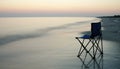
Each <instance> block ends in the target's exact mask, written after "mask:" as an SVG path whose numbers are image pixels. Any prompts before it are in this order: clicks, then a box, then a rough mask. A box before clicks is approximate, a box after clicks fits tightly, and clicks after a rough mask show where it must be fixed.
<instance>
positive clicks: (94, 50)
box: [76, 22, 103, 59]
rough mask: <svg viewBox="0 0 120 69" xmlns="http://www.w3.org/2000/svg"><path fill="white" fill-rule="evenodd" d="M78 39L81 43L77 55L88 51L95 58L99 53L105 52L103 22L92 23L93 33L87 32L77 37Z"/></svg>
mask: <svg viewBox="0 0 120 69" xmlns="http://www.w3.org/2000/svg"><path fill="white" fill-rule="evenodd" d="M76 39H77V40H78V42H79V43H80V45H81V46H80V50H79V52H78V55H77V57H80V56H81V55H82V54H85V53H86V54H89V56H90V57H91V58H92V59H95V57H96V55H97V54H98V53H99V54H103V42H102V31H101V22H97V23H91V34H90V35H86V34H85V35H84V36H82V37H76ZM84 52H85V53H84ZM86 56H87V55H85V57H86Z"/></svg>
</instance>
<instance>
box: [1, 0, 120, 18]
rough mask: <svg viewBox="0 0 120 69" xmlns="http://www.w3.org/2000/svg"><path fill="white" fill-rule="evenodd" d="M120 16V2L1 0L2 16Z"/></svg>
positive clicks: (94, 0)
mask: <svg viewBox="0 0 120 69" xmlns="http://www.w3.org/2000/svg"><path fill="white" fill-rule="evenodd" d="M114 14H120V0H0V16H101V15H114Z"/></svg>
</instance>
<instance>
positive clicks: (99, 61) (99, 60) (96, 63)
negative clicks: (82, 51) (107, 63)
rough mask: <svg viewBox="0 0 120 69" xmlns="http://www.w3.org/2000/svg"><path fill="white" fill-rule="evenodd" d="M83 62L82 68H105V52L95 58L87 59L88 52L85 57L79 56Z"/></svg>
mask: <svg viewBox="0 0 120 69" xmlns="http://www.w3.org/2000/svg"><path fill="white" fill-rule="evenodd" d="M78 58H79V59H80V60H81V62H82V65H81V67H82V69H103V54H99V55H98V56H97V57H95V59H90V58H89V59H86V58H87V53H86V55H85V57H84V59H83V58H82V57H78Z"/></svg>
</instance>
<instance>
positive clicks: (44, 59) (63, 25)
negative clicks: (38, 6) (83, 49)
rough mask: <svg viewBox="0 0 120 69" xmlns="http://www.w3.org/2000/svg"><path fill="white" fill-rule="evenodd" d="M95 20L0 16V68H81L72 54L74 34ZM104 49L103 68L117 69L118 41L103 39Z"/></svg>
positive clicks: (87, 29)
mask: <svg viewBox="0 0 120 69" xmlns="http://www.w3.org/2000/svg"><path fill="white" fill-rule="evenodd" d="M96 21H100V19H98V18H90V17H89V18H88V17H20V18H19V17H16V18H0V32H1V33H0V69H84V68H82V67H81V65H82V62H81V61H80V60H79V59H78V58H77V57H76V55H77V53H78V50H79V44H78V42H77V41H76V40H75V38H74V37H75V36H80V35H82V32H84V31H89V30H90V23H91V22H96ZM104 52H105V55H104V56H103V64H102V65H103V69H119V68H120V66H119V61H120V54H119V53H120V47H119V44H118V43H116V42H110V41H104ZM90 69H93V68H92V67H90ZM95 69H98V68H95Z"/></svg>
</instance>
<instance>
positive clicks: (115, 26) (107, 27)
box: [101, 18, 120, 42]
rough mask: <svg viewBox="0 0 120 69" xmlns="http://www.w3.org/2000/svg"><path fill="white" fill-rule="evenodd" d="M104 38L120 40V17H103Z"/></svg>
mask: <svg viewBox="0 0 120 69" xmlns="http://www.w3.org/2000/svg"><path fill="white" fill-rule="evenodd" d="M101 19H102V27H103V39H104V40H108V41H115V42H120V18H101Z"/></svg>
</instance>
